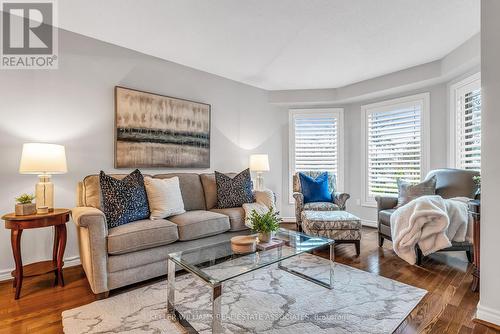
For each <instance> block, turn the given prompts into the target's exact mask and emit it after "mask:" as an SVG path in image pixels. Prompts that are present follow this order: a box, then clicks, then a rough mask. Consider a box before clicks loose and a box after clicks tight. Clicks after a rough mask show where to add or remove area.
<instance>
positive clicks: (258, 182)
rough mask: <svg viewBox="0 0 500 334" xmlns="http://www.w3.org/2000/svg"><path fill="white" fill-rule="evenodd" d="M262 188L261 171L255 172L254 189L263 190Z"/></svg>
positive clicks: (262, 178)
mask: <svg viewBox="0 0 500 334" xmlns="http://www.w3.org/2000/svg"><path fill="white" fill-rule="evenodd" d="M263 189H264V177H263V176H262V172H257V177H256V178H255V190H263Z"/></svg>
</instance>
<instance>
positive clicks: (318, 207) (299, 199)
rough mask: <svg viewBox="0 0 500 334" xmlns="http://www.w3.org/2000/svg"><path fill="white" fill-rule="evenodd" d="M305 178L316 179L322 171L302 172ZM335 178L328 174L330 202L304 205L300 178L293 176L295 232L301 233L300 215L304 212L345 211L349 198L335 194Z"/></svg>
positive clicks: (346, 195) (343, 194)
mask: <svg viewBox="0 0 500 334" xmlns="http://www.w3.org/2000/svg"><path fill="white" fill-rule="evenodd" d="M302 173H304V174H305V175H307V176H310V177H313V178H316V177H317V176H319V175H320V174H321V173H323V172H322V171H305V172H302ZM335 186H336V177H335V174H331V173H328V189H329V191H330V192H331V193H332V201H331V202H314V203H305V204H304V195H303V194H302V192H301V186H300V178H299V176H298V174H297V173H295V174H294V175H293V198H294V199H295V218H296V223H297V231H302V218H301V214H302V211H304V210H313V211H335V210H345V205H346V202H347V200H348V199H349V198H350V197H351V196H350V195H349V194H345V193H340V192H335V191H334V190H335Z"/></svg>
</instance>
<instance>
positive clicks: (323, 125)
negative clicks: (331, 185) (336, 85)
mask: <svg viewBox="0 0 500 334" xmlns="http://www.w3.org/2000/svg"><path fill="white" fill-rule="evenodd" d="M293 122H294V124H293V125H294V140H295V145H294V161H293V164H294V172H300V171H328V172H330V173H334V174H335V175H337V173H338V156H339V154H338V142H339V139H338V135H339V129H338V124H339V123H338V117H337V116H335V115H334V114H331V115H328V114H316V115H315V114H311V115H304V114H302V115H295V116H294V117H293Z"/></svg>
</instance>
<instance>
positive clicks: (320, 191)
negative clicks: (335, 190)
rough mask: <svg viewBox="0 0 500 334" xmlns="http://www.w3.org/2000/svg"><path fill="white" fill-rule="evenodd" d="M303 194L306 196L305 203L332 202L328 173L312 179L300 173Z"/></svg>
mask: <svg viewBox="0 0 500 334" xmlns="http://www.w3.org/2000/svg"><path fill="white" fill-rule="evenodd" d="M299 179H300V187H301V192H302V194H304V203H311V202H332V193H331V192H329V191H328V172H324V173H322V174H320V175H319V176H317V177H316V178H312V177H310V176H308V175H306V174H304V173H299Z"/></svg>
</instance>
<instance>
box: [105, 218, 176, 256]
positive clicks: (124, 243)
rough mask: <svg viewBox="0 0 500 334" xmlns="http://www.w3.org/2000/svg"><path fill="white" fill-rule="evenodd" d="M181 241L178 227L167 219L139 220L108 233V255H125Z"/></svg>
mask: <svg viewBox="0 0 500 334" xmlns="http://www.w3.org/2000/svg"><path fill="white" fill-rule="evenodd" d="M177 239H179V234H178V232H177V225H175V224H174V223H172V222H169V221H168V220H165V219H158V220H149V219H144V220H138V221H135V222H132V223H129V224H125V225H120V226H118V227H115V228H112V229H110V230H109V233H108V253H109V254H112V255H116V254H125V253H130V252H134V251H138V250H141V249H148V248H153V247H158V246H163V245H168V244H170V243H172V242H175V241H177Z"/></svg>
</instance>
